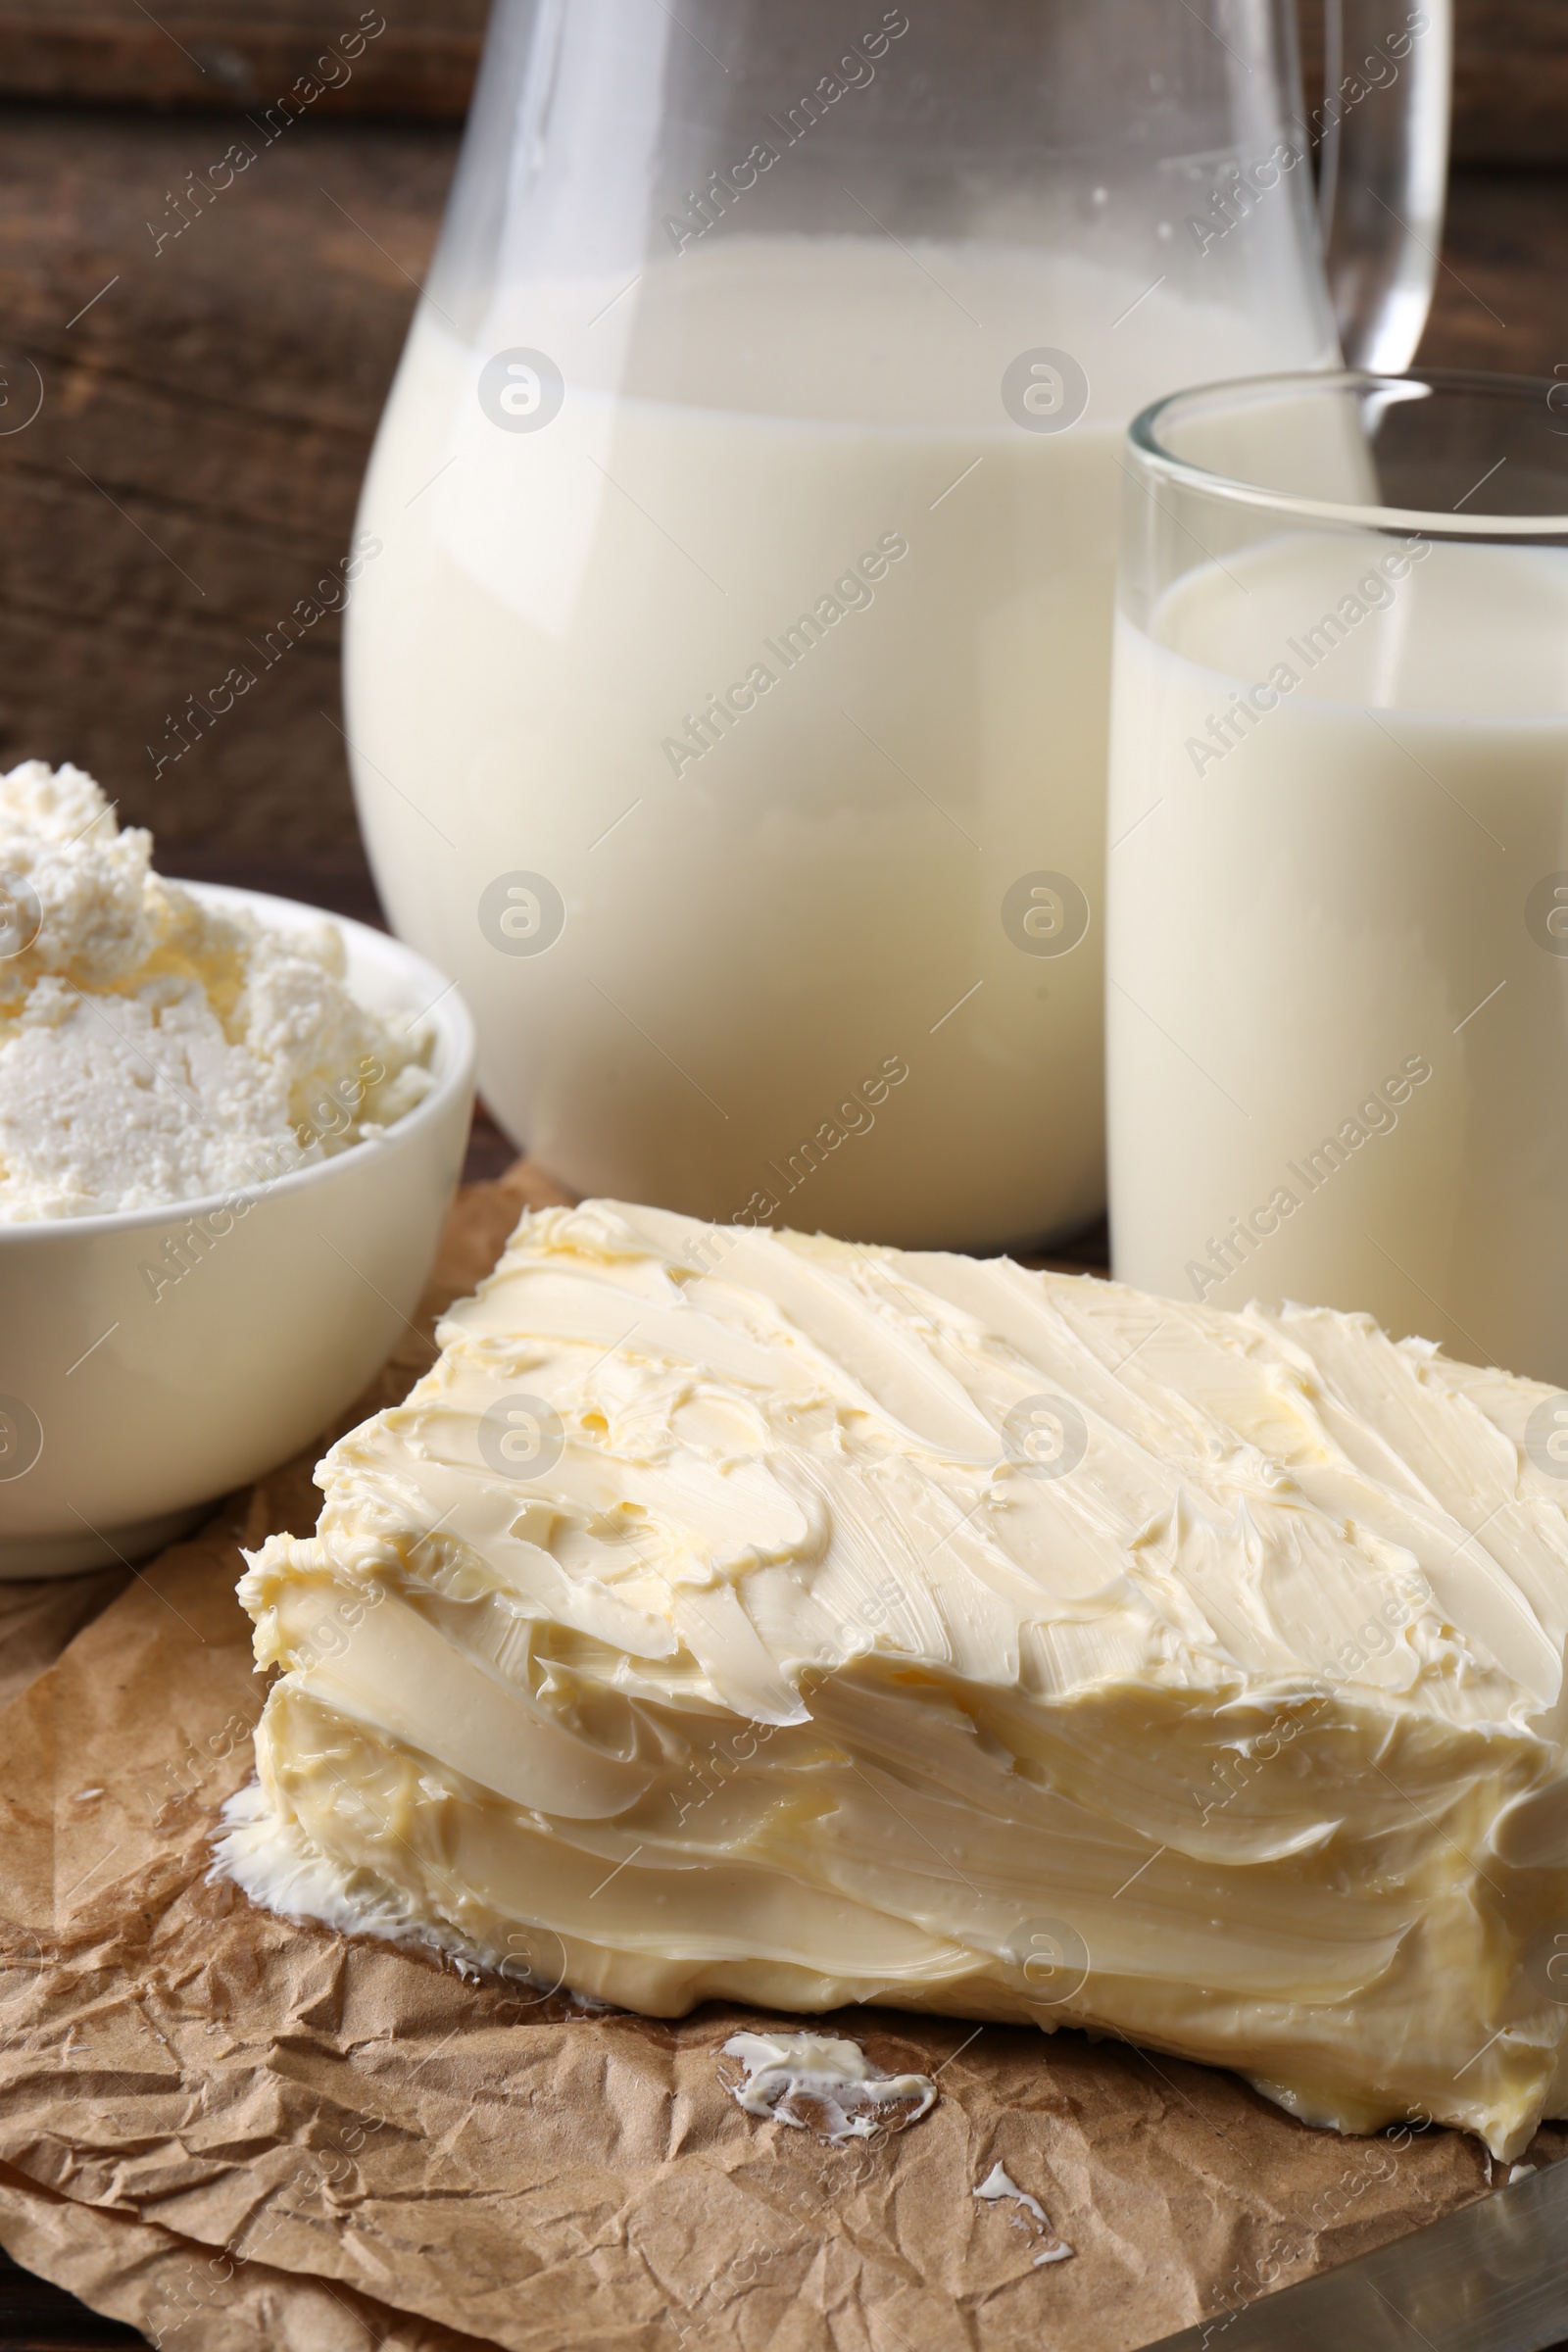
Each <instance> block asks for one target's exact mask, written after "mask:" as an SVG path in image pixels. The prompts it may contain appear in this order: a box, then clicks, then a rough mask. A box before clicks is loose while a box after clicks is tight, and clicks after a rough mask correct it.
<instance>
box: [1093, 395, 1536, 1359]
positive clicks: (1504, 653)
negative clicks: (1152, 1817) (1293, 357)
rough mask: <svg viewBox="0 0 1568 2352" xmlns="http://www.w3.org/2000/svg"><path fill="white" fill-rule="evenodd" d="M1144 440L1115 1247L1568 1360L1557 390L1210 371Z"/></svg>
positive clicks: (1121, 1252) (1112, 1081) (1151, 1263)
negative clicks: (1225, 380)
mask: <svg viewBox="0 0 1568 2352" xmlns="http://www.w3.org/2000/svg"><path fill="white" fill-rule="evenodd" d="M1127 463H1128V484H1127V492H1126V498H1125V501H1124V536H1123V545H1122V567H1121V575H1120V591H1119V611H1118V616H1117V621H1116V647H1115V661H1114V694H1113V715H1112V724H1111V767H1110V796H1109V800H1110V806H1109V828H1108V845H1109V846H1108V885H1107V923H1106V929H1107V951H1106V953H1107V962H1106V975H1107V982H1108V990H1107V1029H1108V1074H1109V1132H1110V1198H1111V1238H1112V1250H1113V1256H1114V1263H1115V1270H1116V1272H1117V1274H1118V1275H1119V1276H1120V1277H1121V1278H1122V1279H1123V1280H1125V1281H1128V1282H1132V1283H1137V1284H1140V1285H1143V1286H1145V1287H1147V1288H1148V1289H1150V1290H1153V1291H1160V1292H1164V1293H1166V1294H1167V1295H1169V1296H1170V1297H1173V1298H1178V1299H1201V1300H1204V1301H1207V1302H1209V1303H1212V1304H1213V1305H1216V1306H1224V1307H1240V1306H1242V1305H1244V1304H1245V1303H1246V1302H1247V1301H1248V1300H1249V1299H1264V1300H1269V1301H1274V1302H1277V1301H1280V1300H1282V1299H1298V1300H1302V1301H1307V1302H1311V1303H1317V1304H1323V1305H1330V1306H1336V1307H1348V1308H1356V1307H1363V1308H1366V1309H1368V1310H1369V1311H1370V1312H1371V1313H1372V1314H1373V1315H1375V1316H1376V1317H1377V1318H1378V1320H1379V1321H1380V1322H1381V1323H1383V1324H1385V1325H1386V1326H1387V1327H1388V1328H1389V1329H1390V1330H1391V1331H1392V1332H1394V1333H1396V1334H1397V1335H1407V1334H1421V1335H1424V1336H1425V1337H1427V1338H1429V1339H1431V1340H1434V1341H1436V1342H1438V1343H1440V1344H1441V1346H1442V1347H1443V1348H1444V1349H1445V1350H1446V1352H1447V1353H1449V1354H1451V1355H1455V1356H1459V1357H1463V1358H1466V1359H1469V1360H1471V1361H1477V1362H1483V1363H1486V1362H1494V1363H1496V1364H1499V1365H1502V1366H1504V1367H1506V1368H1507V1369H1508V1370H1510V1371H1513V1372H1519V1373H1525V1374H1529V1375H1533V1376H1534V1377H1536V1378H1538V1379H1543V1380H1550V1381H1554V1382H1561V1383H1565V1384H1568V389H1565V388H1564V387H1563V386H1561V385H1553V384H1548V383H1544V382H1541V383H1537V382H1531V381H1526V380H1524V379H1517V378H1512V377H1489V376H1479V375H1460V374H1451V375H1450V374H1425V375H1422V374H1417V375H1411V376H1404V377H1397V378H1396V377H1388V376H1379V375H1372V374H1365V373H1343V374H1338V373H1337V374H1334V375H1321V376H1312V377H1302V376H1296V377H1281V378H1273V379H1258V380H1254V381H1250V382H1241V383H1232V384H1222V385H1219V386H1216V387H1211V388H1208V389H1204V390H1201V391H1195V392H1186V393H1181V394H1178V395H1177V396H1176V397H1175V398H1173V399H1169V400H1166V401H1164V402H1161V403H1160V404H1158V405H1157V406H1155V407H1153V408H1152V409H1149V410H1147V411H1146V412H1145V413H1144V415H1143V416H1141V417H1139V418H1138V419H1137V421H1136V423H1135V424H1134V426H1133V428H1132V432H1131V435H1130V437H1129V449H1128V460H1127Z"/></svg>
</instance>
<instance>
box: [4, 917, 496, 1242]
mask: <svg viewBox="0 0 1568 2352" xmlns="http://www.w3.org/2000/svg"><path fill="white" fill-rule="evenodd" d="M159 879H160V880H161V881H168V882H175V883H177V884H178V885H179V888H180V889H181V890H188V891H189V892H190V893H191V895H192V897H193V898H197V899H202V900H206V901H211V902H217V903H220V904H222V905H226V906H230V907H246V908H248V909H249V910H250V911H251V912H253V913H254V914H255V915H256V917H257V920H258V921H260V922H264V923H265V922H267V921H268V920H269V916H268V913H267V911H266V910H267V909H269V908H273V907H276V908H281V909H286V911H287V913H288V914H290V915H294V916H299V917H300V918H301V920H302V923H335V924H336V925H337V927H338V929H339V930H340V931H341V932H342V933H343V934H344V944H345V946H348V947H352V946H353V945H354V944H355V942H356V941H364V942H365V943H366V944H367V946H368V950H369V952H370V953H371V954H372V955H380V956H387V957H388V958H389V959H390V960H391V961H392V962H394V963H396V964H398V965H400V966H401V967H402V969H403V970H404V971H405V972H406V973H407V974H409V975H410V976H411V977H412V978H416V979H417V980H418V981H419V982H420V983H421V985H422V986H423V987H425V988H432V989H434V990H435V991H436V994H435V995H434V997H433V998H432V999H431V1001H430V1003H429V1004H428V1005H426V1006H425V1007H424V1010H423V1011H422V1012H420V1013H417V1015H416V1016H415V1017H416V1018H417V1019H418V1020H428V1021H432V1022H433V1023H434V1025H435V1030H436V1055H437V1057H438V1058H439V1059H440V1060H441V1061H444V1062H445V1064H446V1067H445V1068H444V1069H441V1070H438V1071H437V1073H436V1078H435V1084H434V1085H433V1086H432V1087H431V1089H430V1091H429V1093H428V1094H427V1095H425V1096H424V1097H422V1099H421V1100H420V1101H419V1102H417V1103H416V1104H415V1105H414V1108H413V1109H412V1110H408V1111H405V1112H404V1114H403V1116H402V1118H401V1119H398V1120H397V1121H395V1122H394V1124H393V1125H392V1126H390V1127H388V1128H386V1129H385V1130H384V1131H383V1132H382V1133H381V1134H380V1135H374V1136H367V1137H365V1138H363V1139H362V1140H361V1141H360V1142H359V1143H357V1144H351V1145H350V1146H349V1148H348V1150H347V1151H346V1152H333V1153H331V1155H330V1156H329V1157H328V1158H325V1159H318V1160H313V1161H312V1162H311V1164H310V1165H309V1166H308V1167H303V1168H290V1169H288V1170H286V1171H285V1172H284V1173H283V1174H282V1175H280V1176H264V1177H262V1178H260V1179H259V1180H258V1181H257V1182H256V1183H254V1184H236V1185H230V1186H229V1187H228V1189H227V1190H226V1191H224V1192H221V1193H193V1194H190V1195H189V1196H187V1197H186V1198H184V1199H181V1200H178V1201H152V1202H150V1203H149V1204H148V1205H147V1206H146V1207H144V1208H111V1209H104V1210H101V1211H99V1212H97V1213H96V1214H94V1215H92V1216H85V1217H26V1218H14V1219H0V1250H14V1249H21V1248H23V1247H25V1246H26V1245H27V1244H29V1243H30V1244H32V1245H34V1246H36V1247H47V1246H49V1245H50V1244H63V1243H64V1242H66V1241H67V1240H68V1239H70V1238H72V1237H75V1238H77V1239H82V1240H86V1239H89V1238H93V1237H97V1236H101V1235H104V1234H109V1233H132V1232H134V1231H135V1230H136V1229H137V1228H138V1227H139V1226H148V1225H170V1224H175V1225H183V1224H188V1223H190V1222H191V1221H192V1220H193V1219H194V1218H197V1217H200V1216H204V1215H211V1214H212V1212H213V1211H214V1210H232V1209H233V1207H234V1206H235V1204H236V1203H237V1202H239V1201H244V1203H245V1205H246V1208H247V1210H248V1209H249V1208H251V1207H252V1206H254V1204H255V1203H256V1202H257V1201H265V1200H267V1199H269V1198H270V1196H271V1195H272V1194H274V1193H296V1192H302V1191H304V1190H306V1189H307V1188H308V1187H310V1186H313V1185H318V1184H322V1183H326V1182H329V1181H330V1180H331V1179H332V1178H333V1177H334V1176H338V1175H341V1174H342V1173H343V1172H344V1171H345V1170H347V1169H352V1168H360V1167H363V1166H364V1165H365V1156H364V1155H365V1154H366V1153H368V1152H395V1151H402V1150H404V1149H406V1148H407V1147H408V1146H409V1145H410V1144H412V1143H413V1142H414V1141H415V1140H416V1139H417V1137H419V1136H421V1135H422V1134H423V1133H424V1131H425V1130H426V1128H428V1127H430V1126H432V1125H434V1124H435V1123H436V1122H437V1121H439V1120H440V1119H441V1118H442V1117H443V1116H444V1115H445V1113H446V1112H447V1111H448V1110H449V1109H450V1107H451V1104H452V1102H453V1099H454V1097H455V1096H458V1095H461V1094H464V1093H469V1094H471V1093H472V1091H473V1084H474V1070H475V1062H476V1058H477V1052H478V1047H477V1041H476V1037H475V1033H474V1026H473V1016H472V1014H471V1013H470V1012H469V1010H468V1007H467V1005H466V1004H465V1002H464V999H463V994H462V991H461V990H460V988H459V986H458V983H457V982H456V981H455V980H449V979H448V978H447V976H446V974H445V973H444V972H441V971H438V970H437V968H436V966H435V965H434V964H433V963H428V962H426V960H425V958H424V957H423V956H420V955H419V954H418V953H417V951H416V950H415V949H413V948H410V947H406V946H405V945H404V943H403V941H402V940H401V939H397V938H395V937H394V936H393V934H392V933H391V932H390V931H378V930H376V929H375V927H374V925H373V924H370V923H362V922H359V921H357V920H356V918H355V917H354V916H353V915H351V914H334V913H333V912H332V910H331V908H330V907H312V906H311V905H309V903H308V902H307V901H305V900H304V899H284V898H279V897H278V896H276V894H275V893H273V892H271V891H267V890H246V889H244V888H242V887H241V886H240V885H239V884H237V883H233V882H186V881H184V880H182V879H181V877H180V876H179V875H177V874H162V875H160V876H159ZM291 927H292V926H291V925H289V924H286V923H278V922H275V921H274V923H273V928H275V929H279V930H282V929H288V928H291Z"/></svg>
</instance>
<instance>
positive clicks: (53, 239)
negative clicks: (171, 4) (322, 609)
mask: <svg viewBox="0 0 1568 2352" xmlns="http://www.w3.org/2000/svg"><path fill="white" fill-rule="evenodd" d="M232 136H233V129H232V124H231V123H227V122H225V121H221V120H219V119H214V118H212V117H190V118H185V119H178V118H176V119H173V120H167V119H166V120H159V119H156V118H142V119H138V118H135V117H128V116H121V117H98V116H93V115H90V114H81V113H73V114H65V115H55V116H52V117H51V116H47V115H41V114H31V113H28V112H25V111H23V110H14V111H12V112H10V113H8V114H0V145H3V151H4V155H5V169H4V175H3V178H0V319H3V321H4V329H5V334H6V337H7V347H6V348H5V349H4V350H3V351H0V369H3V372H4V375H5V379H6V381H5V385H4V390H5V396H6V401H7V404H8V408H6V409H0V418H4V417H5V416H6V415H7V414H8V410H9V413H10V414H13V415H18V416H19V417H21V416H23V415H25V410H26V408H27V407H28V406H30V404H31V401H32V399H33V398H34V397H35V393H36V386H37V384H38V382H39V381H40V379H41V384H42V390H43V405H42V408H41V410H40V412H39V414H38V416H37V417H36V419H35V421H33V422H32V423H30V424H26V425H25V427H24V429H20V430H15V429H14V430H12V431H10V432H9V433H0V678H3V680H4V692H3V704H0V758H3V759H5V760H8V761H9V760H15V759H18V758H22V757H25V756H27V755H29V754H37V755H39V756H44V757H47V758H49V759H51V760H61V759H66V758H70V759H74V760H79V761H81V762H82V763H83V764H85V765H86V766H88V767H90V768H92V769H93V771H94V772H95V773H96V774H97V775H98V776H99V777H100V778H101V780H102V781H103V782H104V784H105V786H106V788H107V789H108V790H109V791H110V793H111V794H112V795H114V796H116V797H117V798H118V799H119V800H120V802H121V805H122V809H123V812H124V813H125V814H126V815H127V816H131V817H134V818H135V819H136V820H137V821H138V822H150V823H152V824H153V825H154V826H155V827H156V828H157V829H158V830H159V832H160V833H161V834H162V836H163V837H164V839H163V850H164V857H165V861H166V863H167V864H168V865H169V867H170V868H171V869H172V870H176V871H177V870H178V869H179V865H180V860H181V853H182V851H183V850H184V849H185V847H186V846H187V845H202V846H210V845H212V844H214V843H221V844H222V845H224V847H225V848H226V849H229V850H232V851H234V852H236V853H244V852H249V853H252V854H262V853H265V852H267V851H269V850H270V851H271V852H272V853H273V854H274V855H275V854H277V853H278V852H279V851H285V852H286V853H287V854H288V855H289V856H291V857H293V858H296V859H298V858H305V859H310V858H314V857H318V856H319V857H321V858H324V859H325V860H326V861H327V863H328V864H330V863H331V862H332V860H333V859H334V858H335V859H337V860H338V861H339V862H340V863H341V862H342V861H343V860H344V859H347V860H349V861H351V862H354V863H356V864H357V863H358V858H359V853H358V849H357V844H356V838H355V833H354V824H353V817H352V813H351V809H350V804H349V795H348V786H347V774H346V767H345V760H344V750H343V741H342V737H341V735H340V734H339V733H338V731H337V726H338V721H339V718H340V712H339V706H338V689H337V650H338V649H337V635H338V624H337V621H336V619H335V618H333V617H331V616H330V615H329V616H327V617H325V618H323V619H322V620H320V621H319V623H318V624H317V625H315V626H314V627H313V628H311V629H310V630H309V631H308V633H307V634H306V635H305V636H304V637H303V638H302V639H301V640H300V642H299V643H298V644H297V645H295V646H294V647H293V648H292V650H290V651H289V652H288V653H287V654H286V655H282V656H280V657H278V658H274V659H273V661H272V662H271V664H270V666H269V665H268V662H267V658H266V648H267V639H268V632H269V631H275V629H276V625H277V623H278V622H279V620H280V619H281V618H282V617H283V616H285V615H287V614H290V613H293V611H294V609H295V606H296V604H297V603H298V601H299V600H301V599H302V598H306V597H308V596H310V595H311V594H312V593H313V591H314V590H315V589H316V586H317V583H318V582H319V581H320V580H321V579H323V578H330V577H331V573H332V568H333V566H334V565H335V564H338V563H339V561H340V559H341V558H342V556H343V554H344V552H345V550H346V548H347V545H348V541H349V535H350V531H351V527H352V522H353V514H354V505H355V500H356V498H357V495H358V490H359V482H360V476H361V474H362V472H363V470H364V466H365V461H366V457H367V455H368V449H369V444H370V438H371V435H372V433H373V431H374V428H375V422H376V417H377V416H378V414H379V411H380V407H381V403H382V401H383V399H384V397H385V394H386V389H387V386H388V383H389V382H390V380H391V376H392V372H393V369H394V368H395V366H396V363H397V356H398V352H399V349H400V347H401V344H402V339H403V335H404V332H405V329H406V326H407V322H408V318H409V314H410V311H411V309H412V306H413V303H414V300H415V293H416V281H417V277H418V274H419V272H420V271H421V270H423V268H424V266H425V263H426V261H427V258H428V255H429V250H430V246H431V243H432V241H433V238H434V234H435V230H436V226H437V223H438V221H439V216H440V209H441V204H442V201H443V198H444V195H445V190H446V183H447V178H448V175H449V172H450V171H451V167H452V162H453V158H454V155H455V152H456V140H455V136H454V134H453V133H451V132H450V131H443V130H439V129H433V128H418V127H407V128H398V129H393V128H389V127H381V126H375V127H372V126H368V125H367V126H359V125H354V124H347V123H337V124H333V123H317V122H315V121H309V120H308V121H305V122H301V123H298V124H296V125H295V126H294V127H293V128H292V129H291V130H290V131H288V132H287V133H286V134H285V135H284V136H282V137H280V138H278V139H277V140H276V141H275V143H274V144H273V145H272V146H270V147H268V148H264V149H263V150H262V151H261V152H260V153H259V154H258V156H257V159H256V161H255V162H254V163H253V164H252V165H251V166H250V167H249V168H248V169H247V171H246V172H245V173H244V175H243V177H241V178H238V179H236V181H235V182H234V184H233V186H232V187H231V188H229V189H228V190H227V192H226V193H225V194H224V195H223V196H221V198H220V199H219V200H218V201H217V202H216V203H215V204H214V205H213V206H212V207H211V209H210V210H208V211H207V212H205V213H204V214H202V215H201V216H200V217H198V218H196V219H194V220H193V221H192V222H191V224H190V225H189V226H188V227H187V228H186V229H185V230H184V232H183V234H182V235H180V236H179V237H178V238H176V239H173V240H172V241H171V242H169V243H167V244H165V245H164V246H163V247H162V248H159V247H157V246H156V245H155V243H154V240H153V237H152V236H151V235H150V234H149V232H148V228H147V221H148V220H149V219H152V220H154V221H162V218H163V210H164V193H165V191H166V189H168V188H170V187H172V186H177V185H178V182H179V175H180V173H181V172H183V171H184V170H185V169H186V168H188V167H191V166H196V165H201V164H204V163H205V162H206V161H207V159H208V158H209V157H218V156H221V154H222V153H223V151H224V148H225V146H226V145H227V143H228V141H229V140H230V139H231V137H232ZM83 305H90V307H89V308H87V309H86V311H85V313H84V314H83V315H79V316H78V314H81V313H82V306H83ZM276 642H277V640H275V639H274V644H275V643H276ZM237 663H243V664H245V665H247V666H248V667H249V668H250V669H251V670H253V671H254V672H255V673H256V675H257V679H258V683H257V685H256V686H255V687H254V689H252V690H251V691H249V692H248V693H247V694H246V695H245V697H244V699H243V700H241V701H238V702H236V703H235V705H234V708H233V710H232V711H229V712H228V713H227V714H226V715H223V716H221V717H218V718H216V719H213V718H211V717H209V718H206V719H202V718H200V717H198V716H197V706H198V705H202V704H210V700H211V697H212V693H213V690H214V689H215V688H216V687H217V686H218V685H219V684H220V682H221V680H222V679H224V677H225V676H226V674H227V673H228V671H229V670H230V668H231V667H232V666H233V665H235V664H237ZM193 697H194V698H195V702H194V703H193V702H192V701H191V700H190V698H193ZM181 712H183V713H184V716H185V721H186V724H187V728H188V729H189V730H190V738H189V739H190V740H191V746H192V748H189V749H182V744H183V743H184V741H185V740H186V737H185V736H183V735H182V734H181V733H180V732H179V731H178V729H177V727H176V726H175V723H174V722H175V721H176V720H178V718H179V715H180V713H181ZM160 760H162V762H163V764H162V766H160V764H159V763H160ZM361 870H363V868H362V869H361Z"/></svg>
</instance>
